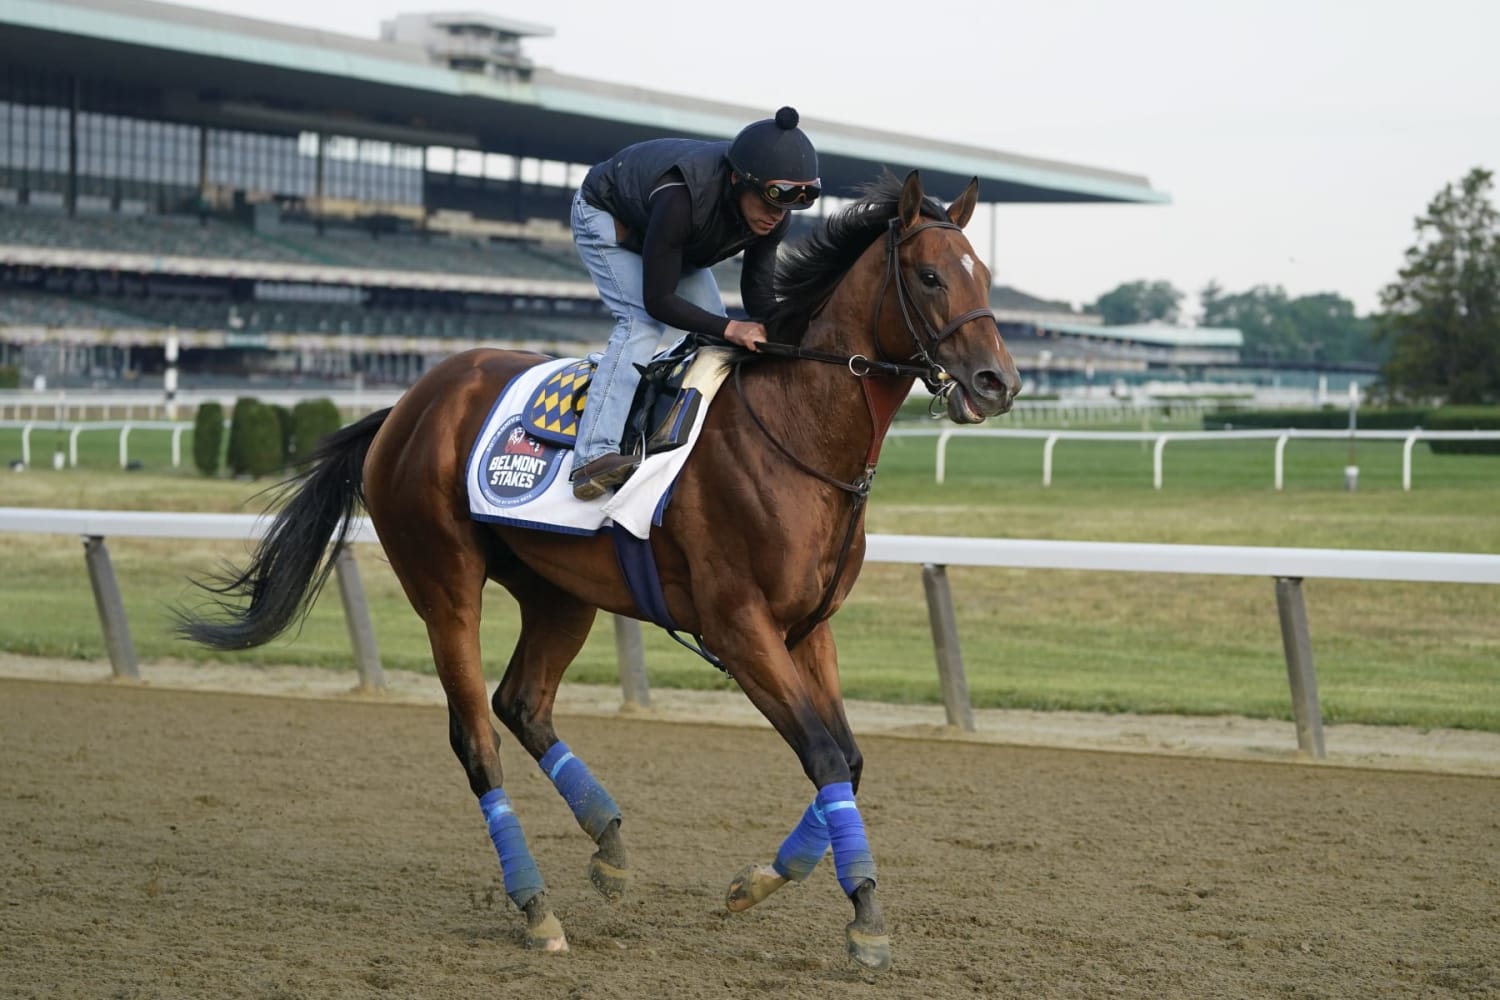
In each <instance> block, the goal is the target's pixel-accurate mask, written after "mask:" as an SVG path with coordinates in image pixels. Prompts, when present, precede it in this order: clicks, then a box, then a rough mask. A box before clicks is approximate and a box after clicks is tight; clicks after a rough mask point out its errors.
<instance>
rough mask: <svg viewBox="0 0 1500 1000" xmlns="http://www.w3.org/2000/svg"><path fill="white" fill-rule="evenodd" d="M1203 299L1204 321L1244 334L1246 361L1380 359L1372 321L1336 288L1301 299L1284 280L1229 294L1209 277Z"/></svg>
mask: <svg viewBox="0 0 1500 1000" xmlns="http://www.w3.org/2000/svg"><path fill="white" fill-rule="evenodd" d="M1198 299H1199V301H1200V302H1201V303H1202V306H1203V313H1202V316H1201V318H1200V320H1199V322H1200V323H1201V324H1202V325H1203V326H1230V327H1234V328H1236V329H1238V330H1239V331H1240V333H1242V334H1243V335H1244V337H1245V346H1244V350H1243V355H1244V357H1245V359H1246V360H1247V361H1253V360H1262V361H1301V362H1316V361H1376V360H1379V358H1378V348H1377V347H1376V345H1375V343H1374V342H1373V340H1372V339H1371V327H1372V324H1371V321H1370V319H1369V318H1368V317H1360V316H1356V315H1355V313H1354V303H1353V302H1350V301H1349V300H1348V299H1346V298H1344V297H1343V296H1341V295H1338V294H1335V293H1333V292H1318V293H1316V294H1314V295H1303V296H1301V297H1299V298H1295V299H1293V298H1290V297H1288V296H1287V293H1286V289H1284V288H1282V287H1281V286H1280V285H1256V286H1255V287H1254V288H1251V289H1250V290H1249V291H1245V292H1238V293H1235V294H1226V293H1225V292H1224V290H1223V288H1221V287H1220V286H1219V285H1218V284H1217V283H1214V282H1210V283H1209V284H1208V285H1207V286H1206V287H1205V288H1204V289H1203V290H1202V291H1201V292H1199V293H1198Z"/></svg>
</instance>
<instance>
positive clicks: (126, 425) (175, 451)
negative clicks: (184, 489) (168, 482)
mask: <svg viewBox="0 0 1500 1000" xmlns="http://www.w3.org/2000/svg"><path fill="white" fill-rule="evenodd" d="M224 428H225V430H228V428H229V421H227V420H226V421H224ZM38 429H40V430H41V431H42V433H43V434H44V435H45V434H46V433H47V432H48V431H52V432H54V433H56V434H61V433H63V432H64V431H66V432H67V435H68V452H67V455H68V457H67V466H68V468H70V469H75V468H77V467H78V438H79V436H80V435H82V434H83V433H84V432H85V431H89V432H91V433H92V432H96V431H101V432H102V431H117V432H119V442H120V468H122V469H124V468H128V467H129V466H130V434H131V432H132V431H148V432H157V433H168V434H171V435H172V468H174V469H176V468H179V467H180V466H181V465H182V436H183V435H184V434H186V433H187V432H188V431H190V430H192V429H193V424H191V423H186V422H183V421H169V420H90V421H86V422H83V423H61V424H59V423H53V422H51V421H39V420H0V430H19V431H20V432H21V464H22V465H24V466H25V467H26V468H28V469H29V468H31V438H32V434H33V433H34V432H35V431H37V430H38Z"/></svg>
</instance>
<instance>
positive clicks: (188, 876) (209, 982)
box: [0, 666, 1500, 1000]
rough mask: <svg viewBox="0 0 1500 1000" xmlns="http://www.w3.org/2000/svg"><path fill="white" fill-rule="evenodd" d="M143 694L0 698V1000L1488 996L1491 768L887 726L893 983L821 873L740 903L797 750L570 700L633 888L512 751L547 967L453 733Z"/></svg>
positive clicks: (872, 787) (1494, 836) (800, 784)
mask: <svg viewBox="0 0 1500 1000" xmlns="http://www.w3.org/2000/svg"><path fill="white" fill-rule="evenodd" d="M151 672H153V673H158V672H159V673H162V677H160V678H158V679H157V680H156V681H153V683H152V684H151V685H149V686H146V685H126V684H118V683H83V684H78V683H56V682H51V681H40V680H34V679H27V680H19V679H4V680H0V843H3V844H4V846H5V850H4V851H3V852H0V997H48V998H51V997H89V998H95V997H99V998H119V1000H133V998H147V997H173V998H175V997H215V998H240V997H245V998H250V997H255V998H302V997H307V998H315V997H317V998H322V997H411V998H418V1000H427V998H449V997H452V998H460V997H462V998H465V1000H468V998H473V997H481V996H482V997H525V998H551V997H557V998H585V997H605V998H610V997H628V998H631V1000H642V998H655V997H682V998H688V1000H694V998H707V997H715V998H719V997H757V996H776V997H788V998H801V997H817V998H825V997H855V998H858V997H903V998H904V997H978V996H986V997H988V996H995V997H1104V996H1109V997H1126V998H1136V997H1140V998H1146V997H1268V998H1269V997H1325V998H1355V997H1358V998H1368V997H1414V998H1415V997H1496V996H1500V778H1496V777H1493V776H1484V775H1478V774H1443V773H1435V772H1434V771H1432V770H1383V769H1376V768H1368V767H1352V766H1332V767H1330V766H1317V765H1295V766H1288V765H1286V764H1283V763H1279V762H1262V761H1253V760H1223V759H1209V758H1207V757H1206V756H1205V754H1206V753H1208V752H1209V751H1205V750H1201V749H1199V748H1193V749H1189V750H1184V749H1183V747H1181V746H1179V747H1177V748H1175V752H1174V753H1172V754H1168V755H1162V754H1146V753H1132V754H1121V753H1101V752H1095V751H1078V750H1060V749H1053V748H1044V747H1035V746H1019V745H1007V744H1005V743H1001V742H994V741H989V740H988V739H977V740H975V739H964V740H958V739H930V738H912V735H911V734H908V735H907V736H906V737H900V736H894V735H889V734H881V733H879V732H876V733H874V734H871V735H866V736H864V737H863V738H862V740H861V746H862V747H863V749H864V751H865V754H866V758H867V770H866V777H865V784H864V787H863V788H862V789H861V794H860V801H861V808H862V811H863V812H864V815H865V819H866V822H867V824H868V826H869V829H870V836H871V841H872V845H873V847H874V849H875V854H876V859H877V861H878V863H879V865H880V892H881V895H882V898H883V902H884V906H885V910H886V917H887V920H888V922H889V924H890V926H891V931H892V934H893V944H894V949H895V966H894V968H893V969H892V970H891V972H889V973H887V974H886V975H885V976H883V977H873V976H870V975H868V974H864V973H860V972H856V971H854V970H852V969H850V968H849V967H848V965H847V964H846V962H845V960H844V959H843V956H842V952H843V926H844V923H845V922H846V921H847V920H848V919H849V916H850V912H849V907H848V904H847V902H846V901H845V900H844V899H843V898H842V896H841V894H840V893H839V891H838V888H837V883H836V882H835V880H834V878H833V876H832V872H831V865H830V864H829V863H828V862H827V861H825V862H824V864H823V865H822V866H820V868H819V870H818V871H817V872H816V873H815V874H814V875H813V877H812V879H811V880H810V881H809V882H808V883H807V884H806V885H804V886H799V887H792V888H788V889H785V890H783V891H782V892H781V893H779V894H778V895H776V896H774V897H772V898H771V899H770V900H768V901H767V902H766V903H764V904H762V905H761V906H760V907H758V908H756V909H755V910H753V911H751V912H749V913H746V914H740V915H730V914H728V913H726V912H725V911H724V908H723V892H724V887H725V884H726V882H727V880H728V878H729V876H730V875H731V874H732V873H733V872H734V871H735V870H737V869H738V868H740V867H741V866H742V865H744V864H747V863H749V862H753V861H765V860H768V859H769V857H770V855H771V854H772V853H773V852H774V850H775V847H776V845H777V844H778V843H779V841H780V840H781V838H782V837H783V836H784V835H785V834H786V832H787V831H788V830H789V829H790V827H791V826H792V824H793V823H794V822H795V821H796V818H797V816H798V815H799V814H800V812H801V810H802V808H803V807H804V806H805V804H806V802H807V800H808V799H809V797H810V794H811V789H810V788H809V787H808V786H807V784H806V781H805V779H804V778H803V777H802V776H801V774H800V773H799V772H798V769H797V766H796V763H795V761H794V759H793V758H792V756H791V753H790V751H788V750H787V748H786V747H785V745H784V744H783V743H782V742H781V740H780V739H779V738H778V737H777V736H776V735H775V734H773V733H771V732H770V731H769V730H768V729H767V728H765V727H764V726H763V725H762V726H761V727H759V728H751V727H749V726H730V725H706V724H701V723H691V722H682V723H679V724H671V725H666V724H663V723H662V722H661V721H659V720H658V719H654V718H638V717H631V716H625V715H621V714H620V713H619V712H618V711H617V710H616V711H614V712H613V714H612V715H611V714H607V713H605V712H603V711H599V712H597V713H591V712H589V711H588V710H587V709H586V708H584V707H579V708H578V710H576V711H575V710H574V707H573V706H571V705H570V706H569V708H568V709H567V711H566V712H565V713H560V717H559V728H560V730H561V732H562V735H563V736H564V738H565V739H567V740H568V742H569V744H570V745H571V746H572V748H573V750H574V751H575V752H577V753H578V754H579V755H580V756H581V757H583V758H584V759H586V760H588V761H589V762H590V764H591V766H592V767H593V769H594V771H595V773H596V774H597V775H598V776H599V777H600V778H601V780H603V781H604V782H605V784H606V785H607V786H608V787H609V788H610V789H611V791H612V792H613V794H614V796H615V798H616V799H617V800H618V801H619V803H620V804H621V807H622V809H623V811H624V814H625V826H624V832H625V835H626V838H627V842H628V844H629V846H630V848H631V852H632V867H633V869H634V872H635V883H634V885H633V887H632V891H631V893H630V895H628V896H627V898H626V899H625V900H624V901H623V902H621V903H618V904H614V905H611V904H608V903H606V902H604V901H603V900H602V899H600V898H598V897H597V896H596V895H595V894H594V893H593V891H592V889H590V888H589V886H588V882H587V878H586V875H585V869H586V865H587V862H588V856H589V854H590V852H591V850H592V845H591V844H590V843H589V842H588V840H587V838H586V836H585V835H584V834H583V833H581V832H580V831H579V830H578V829H577V827H576V825H575V824H574V823H573V820H572V817H571V815H570V814H569V813H568V811H567V809H566V807H565V805H564V804H563V803H562V802H561V801H560V800H559V799H558V797H557V795H556V793H555V792H554V791H553V790H552V788H551V786H550V785H549V784H548V783H547V782H546V780H545V778H544V777H543V776H542V775H541V774H540V773H539V771H538V770H537V769H536V768H535V767H534V766H533V765H532V764H531V763H530V761H529V760H525V759H522V757H521V756H520V755H519V754H518V753H517V751H516V749H515V746H514V743H513V742H512V741H510V740H509V739H508V738H507V739H506V741H505V749H504V751H503V754H504V758H505V761H506V763H507V765H508V771H507V781H506V784H507V787H508V789H509V790H510V793H511V797H512V799H513V801H514V802H515V803H516V807H517V811H518V814H519V815H520V817H521V819H522V822H523V824H524V825H525V827H526V830H527V834H528V836H529V838H530V841H531V844H532V848H533V850H534V852H535V854H536V856H537V860H538V863H539V864H540V866H541V868H542V871H543V873H544V874H545V875H546V877H547V879H548V883H549V890H550V893H551V895H552V898H553V901H554V904H555V905H556V907H557V911H558V914H559V916H560V917H561V919H562V920H563V922H564V924H565V926H566V928H567V931H568V935H569V938H570V940H571V942H572V946H573V949H572V951H571V952H570V953H569V954H567V955H563V956H544V955H537V954H533V953H530V952H527V951H524V950H523V949H522V948H521V947H520V940H521V931H522V923H521V920H520V918H519V916H518V915H517V914H516V913H515V912H514V910H513V909H512V908H511V907H510V904H509V902H508V901H507V900H506V898H505V896H504V893H503V890H502V889H501V887H500V879H499V871H498V866H497V865H496V863H495V858H494V853H493V849H492V848H491V847H490V844H489V842H488V839H487V837H486V836H485V833H484V829H483V823H482V820H481V818H480V816H479V812H478V810H477V809H476V808H475V805H474V802H473V799H472V796H471V795H470V794H469V793H468V790H467V787H466V784H465V782H464V780H463V778H462V775H461V772H460V769H459V768H458V765H457V763H456V762H455V761H454V760H453V759H452V756H451V754H450V752H449V750H448V747H447V723H446V715H445V713H444V711H443V709H442V708H440V707H438V706H437V705H435V704H416V705H407V704H398V703H395V702H396V701H397V699H398V697H399V696H397V695H387V696H383V697H380V698H370V697H352V696H347V695H341V696H337V697H332V698H327V697H299V698H288V697H265V696H251V695H248V694H242V693H223V692H216V691H203V690H199V691H183V690H174V689H171V688H169V687H168V686H167V684H166V682H165V671H164V670H158V669H156V666H153V668H152V671H151ZM256 673H260V672H259V671H256ZM95 676H96V678H97V673H96V675H95ZM342 680H343V683H342V687H343V688H347V686H348V684H347V680H348V679H347V678H344V679H342ZM428 682H429V683H430V679H428ZM418 693H420V692H418ZM662 694H663V695H664V694H665V692H662ZM413 700H420V699H417V698H414V699H413ZM427 700H428V701H431V700H432V699H431V698H430V697H429V698H427ZM578 700H580V701H581V700H582V699H578ZM662 701H663V702H665V701H666V699H665V698H663V699H662ZM661 711H662V712H663V713H664V714H665V713H667V712H668V710H667V709H666V708H663V709H661ZM670 711H671V712H673V713H675V712H677V711H679V709H677V708H673V709H671V710H670ZM681 711H683V712H684V713H686V711H687V710H686V709H681ZM856 725H858V722H856ZM917 725H930V723H917ZM1111 725H1114V724H1113V723H1112V724H1111ZM1118 725H1122V726H1126V724H1123V723H1121V724H1118ZM1106 728H1108V726H1106ZM1126 729H1128V726H1126ZM1125 731H1126V730H1125V729H1122V730H1121V731H1120V734H1119V735H1124V733H1125ZM1337 732H1338V730H1333V731H1331V732H1330V746H1333V745H1334V742H1333V740H1332V736H1333V735H1334V733H1337ZM1141 733H1142V737H1141V739H1142V741H1144V742H1147V743H1149V742H1152V741H1157V742H1161V737H1160V734H1156V733H1151V732H1150V731H1149V730H1146V729H1142V730H1141ZM1168 749H1173V748H1172V747H1168ZM1267 752H1268V753H1274V754H1276V755H1280V756H1281V757H1286V756H1288V755H1289V754H1288V751H1287V750H1286V749H1285V748H1284V747H1281V748H1279V749H1277V748H1272V749H1270V750H1268V751H1267ZM1184 754H1188V755H1187V756H1184Z"/></svg>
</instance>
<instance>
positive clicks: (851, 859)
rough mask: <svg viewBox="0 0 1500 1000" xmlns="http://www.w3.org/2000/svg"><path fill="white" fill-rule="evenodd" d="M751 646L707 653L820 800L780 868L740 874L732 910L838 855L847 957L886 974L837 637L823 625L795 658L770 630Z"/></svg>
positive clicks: (781, 854)
mask: <svg viewBox="0 0 1500 1000" xmlns="http://www.w3.org/2000/svg"><path fill="white" fill-rule="evenodd" d="M743 617H744V616H742V620H743ZM745 638H746V640H747V648H746V650H745V653H746V654H748V655H744V656H741V655H736V653H737V651H735V650H732V648H731V647H729V646H722V647H721V646H718V645H714V644H713V642H712V640H711V639H710V645H711V646H712V647H713V648H714V649H716V650H718V649H720V648H723V649H724V652H723V653H721V654H720V656H721V658H722V659H723V660H724V662H725V663H726V664H729V667H730V673H731V675H732V676H733V677H734V678H735V680H736V681H737V682H738V683H739V685H740V687H741V688H743V689H744V691H745V693H746V694H747V695H748V696H749V698H750V700H751V701H752V702H753V703H754V704H755V705H756V707H757V708H759V709H760V710H761V712H762V714H764V715H765V716H766V718H767V719H768V720H770V722H771V724H772V725H773V726H774V727H775V728H776V730H777V732H779V733H781V735H782V737H783V738H785V739H786V741H787V742H788V743H789V744H790V745H791V747H792V749H793V750H794V751H796V753H797V757H798V759H799V760H800V761H801V762H802V768H803V770H804V771H805V772H806V774H807V776H808V778H810V779H811V780H812V783H813V785H814V787H816V788H817V795H816V797H815V798H814V799H813V802H812V804H811V805H810V806H808V808H807V810H806V811H805V812H804V813H803V814H802V819H801V820H800V821H799V822H798V823H797V825H796V827H795V828H794V829H793V830H792V832H791V834H790V835H788V836H787V838H786V840H785V841H783V842H782V845H781V848H780V850H778V851H777V853H776V859H775V860H774V861H772V862H771V863H770V864H769V865H754V866H751V867H750V868H747V869H745V870H743V871H741V872H740V873H739V874H738V875H737V876H735V878H734V880H733V881H732V882H731V883H730V886H729V894H728V897H727V899H726V905H727V906H728V908H729V909H730V910H731V911H734V912H739V911H742V910H747V909H749V908H750V907H752V906H754V905H755V904H757V903H759V902H761V901H762V900H764V899H765V898H766V897H767V896H769V895H771V893H773V892H775V891H776V890H777V889H779V888H781V886H783V885H785V884H786V883H787V882H789V881H798V882H800V881H803V880H804V879H806V878H807V877H808V876H809V875H810V874H812V871H813V869H814V868H816V867H817V864H818V862H819V861H820V860H822V858H823V855H824V854H826V853H827V852H828V849H829V848H830V847H832V848H833V863H834V869H835V872H836V873H837V875H838V880H839V885H840V886H841V887H842V888H843V890H844V893H845V895H847V896H848V897H849V899H850V901H851V902H852V903H853V906H854V920H853V921H852V922H851V923H850V924H849V925H848V927H847V928H846V929H845V938H846V941H847V944H848V949H849V955H850V957H851V958H853V959H854V960H855V961H856V962H858V963H859V964H860V965H863V966H865V967H866V968H870V969H874V970H877V971H879V970H884V969H887V968H889V967H890V963H891V946H890V936H889V935H888V934H887V933H886V929H885V922H884V919H883V918H882V916H881V913H880V904H879V902H878V900H877V898H876V895H875V859H874V856H873V854H872V853H871V851H870V845H869V841H868V838H867V837H866V835H865V827H864V821H863V819H862V818H861V816H860V813H859V807H858V805H857V804H856V803H855V790H856V788H857V787H858V784H859V777H860V772H861V770H862V769H863V758H862V756H861V755H860V752H859V748H858V747H857V746H855V743H854V736H853V733H852V732H851V730H850V728H849V724H848V720H847V719H846V718H845V716H844V709H843V699H842V697H841V695H840V692H839V684H838V657H837V652H836V650H835V649H834V643H833V635H832V633H831V632H830V630H829V628H828V626H827V624H826V623H824V624H823V625H820V626H819V627H818V628H817V629H815V630H814V631H813V633H812V634H811V635H809V636H808V637H807V638H806V639H805V640H803V642H802V643H801V644H799V645H798V647H797V648H796V649H795V650H794V651H793V652H792V653H790V654H789V653H788V652H787V651H786V648H785V647H784V646H783V645H782V644H781V641H780V634H779V633H777V632H775V631H774V630H770V642H766V641H765V640H764V637H763V634H762V636H755V635H754V634H751V635H749V636H746V637H745ZM757 639H759V640H760V641H759V642H757ZM752 650H753V652H752ZM746 664H749V665H751V666H749V667H746V666H745V665H746Z"/></svg>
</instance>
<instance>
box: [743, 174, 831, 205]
mask: <svg viewBox="0 0 1500 1000" xmlns="http://www.w3.org/2000/svg"><path fill="white" fill-rule="evenodd" d="M759 190H760V196H761V197H762V198H764V199H765V200H766V201H768V202H770V203H771V204H772V205H775V206H776V207H777V208H792V209H796V208H807V207H808V206H809V205H811V204H812V203H813V202H815V201H817V200H818V195H820V194H822V193H823V182H822V181H821V180H816V179H815V180H810V181H766V182H765V183H764V184H761V185H760V186H759Z"/></svg>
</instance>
